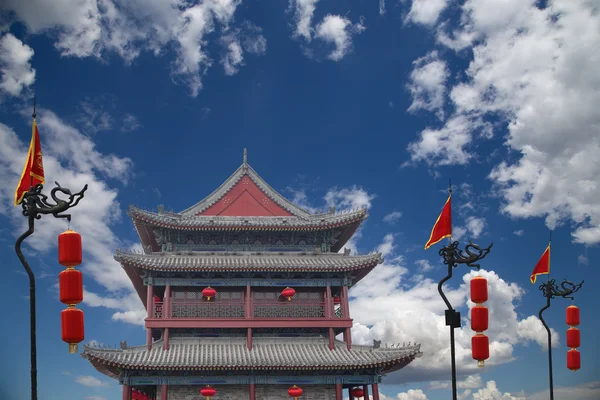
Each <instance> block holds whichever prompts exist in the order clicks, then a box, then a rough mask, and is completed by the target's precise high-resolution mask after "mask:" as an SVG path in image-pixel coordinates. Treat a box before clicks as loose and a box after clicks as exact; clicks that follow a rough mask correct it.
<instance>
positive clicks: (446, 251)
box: [438, 241, 494, 400]
mask: <svg viewBox="0 0 600 400" xmlns="http://www.w3.org/2000/svg"><path fill="white" fill-rule="evenodd" d="M493 245H494V244H493V243H491V244H490V245H489V246H488V247H486V248H484V249H482V248H480V247H479V246H478V245H476V244H473V243H471V242H469V244H467V245H466V246H465V250H464V252H463V250H461V249H459V248H458V241H456V242H452V241H451V242H450V243H448V245H447V246H444V247H442V248H441V249H440V251H439V255H440V256H441V257H442V258H443V259H444V264H446V265H447V266H448V275H446V276H445V277H444V278H443V279H442V280H441V281H440V282H439V284H438V292H439V293H440V296H442V299H443V300H444V303H446V306H447V307H448V309H447V310H446V326H449V327H450V357H451V360H452V399H453V400H456V398H457V397H456V357H455V347H454V329H456V328H460V326H461V322H460V312H458V311H456V310H455V309H454V308H453V307H452V305H451V304H450V302H449V301H448V298H447V297H446V295H445V294H444V291H443V290H442V285H443V284H444V282H446V281H448V280H449V279H450V278H452V268H454V267H456V266H457V265H458V264H465V265H466V266H468V267H471V268H476V269H477V270H479V268H480V266H479V264H476V262H477V261H479V260H482V259H483V258H485V256H487V255H488V253H489V252H490V249H491V248H492V246H493ZM465 253H466V254H465Z"/></svg>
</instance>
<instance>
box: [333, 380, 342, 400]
mask: <svg viewBox="0 0 600 400" xmlns="http://www.w3.org/2000/svg"><path fill="white" fill-rule="evenodd" d="M342 397H343V393H342V383H341V382H340V383H336V384H335V400H343V399H342Z"/></svg>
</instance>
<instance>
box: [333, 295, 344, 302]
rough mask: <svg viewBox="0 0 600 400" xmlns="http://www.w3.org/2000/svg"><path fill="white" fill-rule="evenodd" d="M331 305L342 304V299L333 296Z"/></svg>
mask: <svg viewBox="0 0 600 400" xmlns="http://www.w3.org/2000/svg"><path fill="white" fill-rule="evenodd" d="M333 304H342V298H341V297H340V296H333Z"/></svg>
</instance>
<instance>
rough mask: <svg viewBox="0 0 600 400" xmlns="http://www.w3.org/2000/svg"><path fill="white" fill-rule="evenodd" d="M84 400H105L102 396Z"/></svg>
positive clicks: (89, 397)
mask: <svg viewBox="0 0 600 400" xmlns="http://www.w3.org/2000/svg"><path fill="white" fill-rule="evenodd" d="M85 400H107V399H106V397H103V396H86V398H85Z"/></svg>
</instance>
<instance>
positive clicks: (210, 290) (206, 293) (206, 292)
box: [202, 286, 217, 301]
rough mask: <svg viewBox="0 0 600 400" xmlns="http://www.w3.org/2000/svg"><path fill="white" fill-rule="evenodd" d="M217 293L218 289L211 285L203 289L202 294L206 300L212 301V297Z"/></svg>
mask: <svg viewBox="0 0 600 400" xmlns="http://www.w3.org/2000/svg"><path fill="white" fill-rule="evenodd" d="M216 295H217V291H216V290H215V289H213V288H211V287H210V286H209V287H207V288H204V290H202V296H204V297H206V301H210V298H211V297H215V296H216Z"/></svg>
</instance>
